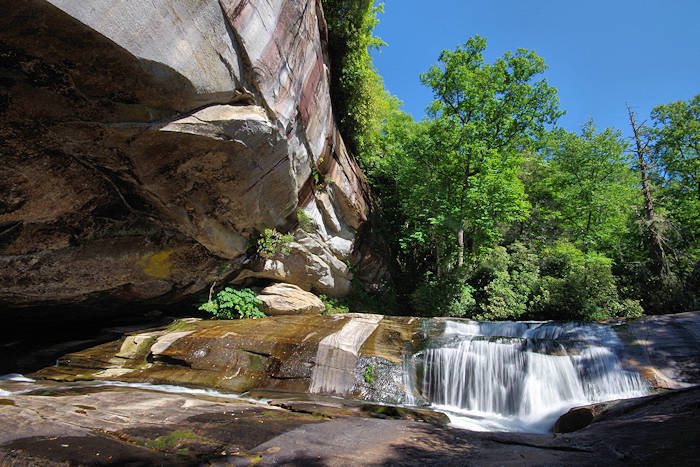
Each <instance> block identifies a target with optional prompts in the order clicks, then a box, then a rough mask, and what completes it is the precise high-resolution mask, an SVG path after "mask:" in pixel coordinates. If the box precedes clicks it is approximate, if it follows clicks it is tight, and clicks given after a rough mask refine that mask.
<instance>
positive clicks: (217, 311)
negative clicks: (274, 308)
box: [199, 287, 266, 319]
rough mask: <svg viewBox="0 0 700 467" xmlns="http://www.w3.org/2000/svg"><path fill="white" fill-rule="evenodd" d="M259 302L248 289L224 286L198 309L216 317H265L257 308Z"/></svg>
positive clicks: (260, 302)
mask: <svg viewBox="0 0 700 467" xmlns="http://www.w3.org/2000/svg"><path fill="white" fill-rule="evenodd" d="M261 304H262V300H260V299H259V298H258V297H256V296H255V292H253V291H252V290H250V289H247V288H246V289H234V288H231V287H226V288H225V289H224V290H221V291H220V292H219V293H217V294H216V297H215V298H214V299H213V300H210V301H208V302H206V303H202V304H201V305H200V306H199V309H200V310H202V311H206V312H208V313H211V314H212V315H214V317H215V318H217V319H236V318H240V319H246V318H250V319H256V318H265V317H266V315H265V313H263V312H262V311H260V308H259V306H260V305H261ZM235 313H237V314H238V315H237V316H236V315H235Z"/></svg>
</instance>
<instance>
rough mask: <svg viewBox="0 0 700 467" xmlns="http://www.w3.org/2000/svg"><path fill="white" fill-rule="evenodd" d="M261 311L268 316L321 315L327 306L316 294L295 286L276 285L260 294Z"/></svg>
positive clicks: (266, 288) (268, 287)
mask: <svg viewBox="0 0 700 467" xmlns="http://www.w3.org/2000/svg"><path fill="white" fill-rule="evenodd" d="M258 299H259V300H260V301H262V305H260V310H261V311H262V312H263V313H265V314H266V315H267V316H279V315H309V314H320V313H323V311H325V309H326V306H325V305H324V304H323V302H322V301H321V300H320V299H319V298H318V297H317V296H316V295H314V294H312V293H309V292H306V291H305V290H303V289H301V288H300V287H297V286H296V285H293V284H274V285H270V286H267V287H265V288H264V289H262V290H261V291H260V293H259V294H258Z"/></svg>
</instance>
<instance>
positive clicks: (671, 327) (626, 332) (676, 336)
mask: <svg viewBox="0 0 700 467" xmlns="http://www.w3.org/2000/svg"><path fill="white" fill-rule="evenodd" d="M615 330H616V331H617V334H618V335H619V336H620V338H621V339H622V341H623V343H624V348H623V352H622V355H621V360H622V364H623V365H625V366H626V367H628V368H630V369H633V370H635V371H638V372H639V373H640V374H641V375H642V376H643V377H645V378H646V379H647V381H649V383H651V385H652V386H654V387H657V388H662V389H680V388H686V387H689V386H694V385H700V312H698V311H695V312H687V313H676V314H671V315H659V316H645V317H643V318H640V319H637V320H634V321H630V322H628V323H626V324H624V325H622V326H616V327H615Z"/></svg>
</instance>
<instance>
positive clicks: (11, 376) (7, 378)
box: [0, 373, 35, 383]
mask: <svg viewBox="0 0 700 467" xmlns="http://www.w3.org/2000/svg"><path fill="white" fill-rule="evenodd" d="M0 381H17V382H21V383H33V382H35V380H33V379H31V378H27V377H26V376H24V375H20V374H19V373H10V374H8V375H2V376H0Z"/></svg>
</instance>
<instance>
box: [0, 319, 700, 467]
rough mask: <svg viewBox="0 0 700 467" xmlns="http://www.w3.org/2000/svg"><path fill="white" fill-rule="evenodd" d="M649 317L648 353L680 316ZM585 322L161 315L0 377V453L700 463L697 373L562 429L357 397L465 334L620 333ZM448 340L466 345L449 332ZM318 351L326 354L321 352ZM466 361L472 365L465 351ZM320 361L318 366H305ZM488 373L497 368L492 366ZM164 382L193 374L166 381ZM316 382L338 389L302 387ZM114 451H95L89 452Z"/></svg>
mask: <svg viewBox="0 0 700 467" xmlns="http://www.w3.org/2000/svg"><path fill="white" fill-rule="evenodd" d="M669 318H671V317H669ZM679 318H681V319H682V321H683V323H684V324H685V325H686V327H687V326H688V325H690V324H692V323H697V322H698V320H699V319H700V317H698V315H697V314H695V315H692V316H688V315H682V316H679ZM652 319H653V318H652ZM652 322H653V323H654V324H656V325H658V327H657V328H655V329H654V331H653V332H652V333H651V334H647V335H646V337H647V340H648V341H649V343H648V344H647V345H648V348H647V350H649V351H651V352H652V353H653V352H654V350H655V349H656V347H655V345H658V346H659V347H658V348H659V349H664V348H667V345H668V343H667V342H665V341H664V339H666V338H673V332H674V330H673V328H667V327H665V325H664V323H667V324H668V323H671V322H673V320H672V319H668V320H664V321H661V322H656V321H652ZM643 323H644V320H640V321H637V322H633V323H627V325H626V327H625V328H623V329H624V332H626V333H627V335H629V334H630V333H632V332H634V330H635V329H638V327H639V326H641V325H642V324H643ZM635 324H636V325H637V327H635V326H631V325H635ZM586 326H588V327H586ZM586 326H581V325H578V324H574V323H569V324H567V323H542V322H540V323H532V322H530V323H475V322H468V321H455V320H440V319H437V320H425V319H423V320H421V319H415V318H394V317H382V316H378V315H335V316H328V317H324V316H318V315H299V316H279V317H274V318H268V319H261V320H254V321H253V320H250V321H230V322H217V321H197V320H183V321H178V322H176V323H175V324H174V325H172V326H170V327H169V328H167V329H162V328H161V329H154V330H151V331H145V332H144V331H142V332H135V333H131V334H129V335H127V336H125V337H124V338H123V339H121V340H119V341H115V342H113V343H110V344H106V345H103V346H98V347H94V348H91V349H87V350H85V351H82V352H76V353H73V354H69V355H67V356H66V357H64V358H63V359H61V360H60V361H59V364H58V366H56V367H51V368H46V369H44V370H42V371H40V372H38V373H37V374H36V375H32V376H33V377H34V378H36V377H40V376H41V377H47V378H52V379H55V380H57V381H51V380H43V381H42V380H34V379H32V378H25V377H21V376H18V375H14V376H8V377H4V378H0V379H2V381H0V413H2V415H3V416H2V417H0V460H2V462H6V463H7V462H10V463H15V464H13V465H24V464H27V463H40V464H42V465H61V462H64V461H65V462H74V463H76V464H78V465H82V463H85V462H86V459H87V460H89V459H91V458H93V457H94V458H95V459H96V458H98V457H102V456H105V457H106V458H108V456H111V458H108V459H109V460H111V461H112V462H127V461H129V460H131V461H136V460H139V461H141V462H146V463H151V464H152V463H158V462H160V463H167V464H168V465H193V464H197V465H201V464H202V463H203V464H204V465H249V464H251V463H261V465H276V464H279V463H285V462H292V463H305V464H308V463H316V464H321V465H331V464H332V465H336V464H343V465H366V464H367V463H368V462H373V463H382V464H385V463H399V464H401V465H425V464H426V463H428V464H430V463H455V462H459V463H467V464H468V463H473V462H478V463H479V464H480V465H503V464H504V463H505V464H518V465H521V464H528V465H531V464H549V465H572V464H575V465H579V464H585V465H590V464H604V465H625V464H629V463H636V464H646V465H650V464H660V463H668V462H672V463H677V464H679V465H686V464H688V465H690V464H692V463H693V462H694V461H696V460H697V456H698V454H700V447H699V446H698V444H697V440H698V427H697V407H698V404H699V403H700V391H699V390H698V387H691V388H687V389H681V390H673V391H668V392H664V393H661V394H656V395H651V396H646V397H642V398H633V399H628V400H624V401H612V402H607V403H604V404H598V405H596V406H593V407H591V408H580V409H574V410H572V411H571V412H570V413H569V414H567V416H565V417H562V418H561V419H560V421H559V422H558V423H557V430H556V431H560V432H569V433H566V434H559V435H556V436H554V437H552V435H551V434H527V433H503V432H490V433H477V432H473V431H469V430H460V429H456V428H452V427H445V426H441V424H442V423H444V420H443V419H441V418H440V415H439V414H436V413H435V412H431V411H430V410H424V409H407V408H402V407H396V406H395V405H392V404H389V405H386V404H380V405H377V404H369V403H367V402H366V401H363V400H361V399H373V398H375V399H376V398H377V394H385V395H388V397H389V398H394V399H393V400H394V401H396V400H397V399H396V397H397V396H396V395H397V394H399V393H401V394H403V396H404V398H405V396H406V394H407V392H410V391H407V390H406V388H407V387H411V386H415V385H416V382H415V381H411V380H410V378H408V379H407V378H403V377H401V375H405V373H406V370H407V369H410V368H411V362H412V363H414V364H415V363H416V360H420V359H421V358H422V359H423V365H425V367H424V368H430V367H433V368H434V366H433V365H432V364H429V363H426V362H429V360H430V358H429V357H426V354H429V353H430V352H432V351H436V352H437V353H439V352H441V351H443V350H448V349H452V350H449V351H448V353H449V352H457V351H459V349H460V346H461V345H463V344H464V342H471V343H472V344H476V347H475V348H474V349H472V350H474V351H475V352H474V353H473V355H472V357H476V358H477V359H478V355H479V353H480V351H481V350H483V348H484V347H488V346H489V345H492V346H493V347H494V349H497V348H498V349H500V350H495V351H494V352H495V353H494V355H492V356H495V355H496V354H498V353H505V354H508V353H509V352H510V351H511V350H512V349H513V348H515V347H521V346H523V345H525V346H526V348H527V347H530V349H529V350H525V352H526V353H528V352H534V354H535V355H541V356H542V358H546V357H547V356H551V358H553V359H554V360H555V361H561V360H562V359H564V358H569V357H565V356H564V355H563V354H562V352H563V351H565V352H566V353H567V354H570V356H571V357H572V358H573V359H574V361H575V359H576V358H581V357H585V353H584V352H581V351H582V350H585V349H586V348H587V347H586V346H584V347H580V341H579V340H578V338H574V337H575V336H576V335H577V334H579V336H580V337H584V338H587V339H588V340H589V342H588V344H586V345H587V346H588V345H589V344H590V341H591V340H592V341H594V342H596V341H597V343H598V344H601V342H603V341H608V342H617V345H620V346H623V343H622V342H620V341H619V340H617V339H616V338H615V337H614V335H611V334H609V333H608V332H607V331H612V328H610V327H602V328H596V326H603V325H594V326H593V327H591V326H590V325H586ZM642 327H643V326H642ZM581 330H584V331H585V332H581ZM591 330H595V332H593V333H591ZM606 330H607V331H606ZM656 334H658V336H656ZM504 335H506V336H505V337H504ZM509 335H510V337H508V336H509ZM513 335H517V336H520V337H513ZM567 336H568V337H567ZM456 338H459V339H460V341H461V343H459V344H458V345H456V346H455V345H451V344H449V341H451V340H454V339H456ZM547 338H550V339H551V338H556V339H557V340H558V342H560V343H561V345H562V347H563V350H562V349H561V348H559V349H558V350H556V349H555V350H554V351H553V349H552V343H551V342H546V341H547ZM523 339H526V340H525V341H523ZM323 343H325V344H323ZM652 343H653V344H652ZM445 344H449V345H445ZM683 344H684V345H683V349H685V350H688V349H691V347H692V346H691V344H692V345H695V346H696V347H697V345H698V341H694V343H693V341H692V340H691V339H687V340H686V341H684V342H683ZM608 348H609V347H608ZM441 349H442V350H441ZM577 349H578V353H576V351H577ZM675 349H676V353H675V355H676V357H678V358H679V359H680V360H683V358H685V360H684V361H686V362H688V361H691V360H692V359H696V358H697V353H695V354H692V355H685V357H683V355H682V352H681V350H679V349H680V348H679V347H675ZM616 351H623V352H624V349H616ZM458 353H459V352H458ZM407 355H408V356H411V357H412V358H408V359H407V358H406V356H407ZM421 355H422V357H420V356H421ZM319 357H322V358H324V359H325V360H323V362H320V361H317V359H319ZM435 357H436V355H433V358H435ZM681 357H683V358H681ZM460 358H461V357H460ZM527 358H532V356H531V355H529V356H528V357H527ZM538 358H539V357H535V359H538ZM492 360H493V361H492V363H494V364H496V365H499V364H502V363H504V361H503V360H500V362H499V359H498V358H494V359H492ZM516 360H517V359H516ZM317 363H323V365H317ZM540 363H541V362H540ZM667 363H668V364H671V363H670V362H667ZM521 364H522V362H521ZM469 365H471V366H469ZM469 365H467V366H468V367H469V368H472V370H474V369H475V368H479V365H478V364H475V363H474V362H471V363H470V364H469ZM528 365H529V363H527V362H525V363H524V366H523V367H522V368H521V370H522V372H525V373H526V372H527V371H529V370H528ZM417 366H418V367H420V366H421V365H420V364H418V365H417ZM368 368H369V369H370V371H369V375H370V376H369V377H368V373H367V369H368ZM537 368H538V367H537V365H534V369H537ZM414 369H415V368H414ZM315 371H319V372H320V374H317V375H314V373H315ZM508 371H509V370H506V371H505V372H503V373H502V374H501V377H502V376H507V375H508V374H509V373H508ZM454 373H459V371H455V372H454ZM467 373H468V371H467ZM319 375H320V376H322V377H321V378H320V379H315V378H316V377H317V376H319ZM349 375H352V376H353V378H352V379H351V378H349ZM426 375H427V376H426ZM434 376H435V373H434V372H431V371H429V370H425V371H424V374H423V375H422V380H423V383H424V384H423V385H422V387H421V391H418V392H417V393H415V394H413V396H414V397H415V398H414V399H413V400H411V401H410V402H411V403H413V404H418V405H420V404H421V400H420V398H421V397H422V396H424V395H427V396H428V398H430V397H431V396H430V395H429V393H430V391H429V390H427V391H426V384H425V382H426V381H430V380H431V378H433V377H434ZM492 376H494V377H499V375H498V372H497V373H496V374H494V375H492ZM677 376H679V377H682V378H683V379H685V384H691V383H692V384H697V380H692V374H691V373H689V372H687V371H686V372H683V371H679V373H678V374H677ZM98 378H99V379H102V380H109V381H96V379H98ZM83 379H86V380H88V381H81V380H83ZM506 379H507V378H506ZM129 381H131V382H129ZM142 381H150V382H151V383H148V382H147V383H144V382H142ZM166 382H170V383H177V384H181V385H182V384H184V385H187V386H189V388H188V387H184V386H173V385H163V384H162V383H166ZM473 382H474V381H473ZM152 383H161V384H152ZM419 386H420V385H419ZM428 386H429V385H428ZM193 387H195V388H196V387H200V388H201V389H192V388H193ZM205 387H210V388H212V387H218V388H220V390H219V391H214V390H212V389H205ZM313 387H316V388H317V390H319V391H321V392H326V393H331V392H335V393H336V395H335V396H334V397H330V396H328V395H323V394H312V393H309V392H308V391H309V390H310V389H311V388H313ZM476 387H478V385H477V386H476ZM391 388H395V389H393V390H392V389H391ZM396 388H398V389H396ZM241 389H247V390H248V392H247V393H246V394H245V395H244V396H243V397H242V396H240V395H235V394H231V393H229V392H227V391H226V390H228V391H230V390H241ZM469 389H470V388H465V393H468V392H469ZM492 389H493V388H492ZM221 390H224V392H221ZM392 391H393V392H392ZM419 392H422V393H419ZM492 392H495V391H492ZM337 394H343V395H344V398H338V397H337ZM492 396H493V395H492ZM351 397H354V398H356V399H352V398H351ZM358 399H359V400H358ZM256 400H259V401H271V402H270V403H269V404H261V403H260V402H256ZM503 400H504V401H506V402H507V401H508V400H509V399H508V398H507V397H506V398H505V399H503ZM424 402H425V401H424ZM424 402H423V403H424ZM394 403H396V402H394ZM426 422H427V423H426ZM8 424H11V425H12V426H10V425H8ZM572 430H573V431H572ZM320 439H323V440H324V442H323V443H319V440H320ZM88 455H89V456H91V457H86V456H88ZM108 459H105V458H102V459H99V461H98V464H99V463H100V462H101V461H105V462H107V460H108ZM91 462H92V461H91ZM23 463H24V464H23Z"/></svg>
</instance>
